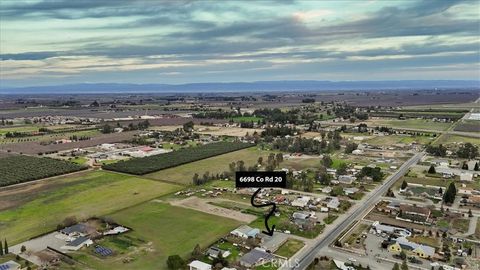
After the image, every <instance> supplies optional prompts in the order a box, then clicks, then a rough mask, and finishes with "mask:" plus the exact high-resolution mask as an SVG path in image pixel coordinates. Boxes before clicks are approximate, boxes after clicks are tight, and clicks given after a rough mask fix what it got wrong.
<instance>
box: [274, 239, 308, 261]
mask: <svg viewBox="0 0 480 270" xmlns="http://www.w3.org/2000/svg"><path fill="white" fill-rule="evenodd" d="M304 245H305V243H303V242H302V241H300V240H297V239H288V241H287V242H285V244H283V245H282V246H281V247H280V248H279V249H278V250H277V251H276V252H275V254H277V255H280V256H283V257H287V258H290V257H292V256H293V255H295V253H297V252H298V251H299V250H300V249H301V248H302V247H303V246H304Z"/></svg>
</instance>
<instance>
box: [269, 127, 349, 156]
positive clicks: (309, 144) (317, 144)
mask: <svg viewBox="0 0 480 270" xmlns="http://www.w3.org/2000/svg"><path fill="white" fill-rule="evenodd" d="M330 134H332V135H333V136H332V137H331V139H330V140H329V141H328V142H327V140H321V141H318V140H314V139H310V138H302V137H300V138H278V139H276V140H275V141H274V142H273V143H272V147H273V149H276V150H280V151H284V152H290V153H303V154H310V155H320V154H323V153H330V152H332V151H334V150H338V149H340V140H341V136H340V134H339V133H338V132H332V133H330ZM352 146H353V145H351V146H349V147H352ZM355 148H356V147H355ZM352 151H353V150H352Z"/></svg>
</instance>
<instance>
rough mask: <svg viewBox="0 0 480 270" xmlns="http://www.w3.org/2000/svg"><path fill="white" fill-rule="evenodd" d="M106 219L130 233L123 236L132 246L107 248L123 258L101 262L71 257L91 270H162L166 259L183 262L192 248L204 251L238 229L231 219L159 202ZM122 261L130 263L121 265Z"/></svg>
mask: <svg viewBox="0 0 480 270" xmlns="http://www.w3.org/2000/svg"><path fill="white" fill-rule="evenodd" d="M109 217H110V218H112V219H113V220H115V221H116V222H118V223H120V224H122V225H125V226H128V227H130V228H132V229H133V230H132V231H131V232H129V233H127V234H126V235H128V236H129V238H130V239H134V241H133V243H134V246H132V247H127V248H125V245H124V244H122V245H121V246H120V247H115V246H111V247H113V249H114V251H121V253H123V254H120V255H117V256H114V257H112V258H106V259H101V260H99V259H97V258H96V257H94V256H92V255H87V254H88V253H86V252H83V254H82V253H80V254H77V255H76V256H75V258H76V259H77V260H79V261H81V262H83V263H86V264H87V265H89V266H90V267H92V268H93V269H98V270H102V269H166V264H165V262H166V260H167V257H168V256H170V255H175V254H178V255H180V256H182V257H183V258H184V259H187V258H188V256H189V254H190V253H191V252H192V250H193V248H194V247H195V245H196V244H200V246H201V248H202V249H204V248H207V247H208V246H210V245H211V244H213V243H214V242H216V241H217V240H218V239H219V238H221V237H222V236H224V235H226V234H228V233H229V232H230V231H231V230H233V229H234V228H236V227H237V226H239V225H240V223H239V222H238V221H235V220H233V219H227V218H221V217H218V216H212V215H209V214H205V213H202V212H197V211H195V210H190V209H186V208H181V207H175V206H171V205H169V204H165V203H161V202H146V203H143V204H140V205H137V206H134V207H131V208H127V209H125V210H122V211H119V212H116V213H114V214H112V215H110V216H109ZM127 245H128V244H127ZM122 250H123V251H122ZM126 257H128V258H130V259H131V260H132V261H131V262H130V263H124V262H123V258H126Z"/></svg>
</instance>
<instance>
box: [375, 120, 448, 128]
mask: <svg viewBox="0 0 480 270" xmlns="http://www.w3.org/2000/svg"><path fill="white" fill-rule="evenodd" d="M366 122H367V123H368V126H388V127H394V128H406V129H408V128H413V129H426V130H447V129H448V128H449V127H450V126H451V123H442V122H434V121H432V120H427V119H407V120H397V119H393V120H389V119H371V120H368V121H366Z"/></svg>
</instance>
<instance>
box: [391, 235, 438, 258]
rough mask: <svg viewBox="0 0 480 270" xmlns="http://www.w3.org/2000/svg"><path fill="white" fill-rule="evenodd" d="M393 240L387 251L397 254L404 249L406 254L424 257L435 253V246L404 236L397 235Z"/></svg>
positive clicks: (429, 256)
mask: <svg viewBox="0 0 480 270" xmlns="http://www.w3.org/2000/svg"><path fill="white" fill-rule="evenodd" d="M395 241H396V242H395V243H394V244H391V245H390V246H388V251H389V252H392V253H395V254H398V253H400V252H402V251H404V252H405V253H407V255H408V254H411V255H416V256H418V257H420V258H424V259H429V258H432V257H433V256H434V255H435V248H433V247H430V246H426V245H421V244H417V243H414V242H411V241H409V240H407V239H406V238H405V237H399V238H397V239H396V240H395Z"/></svg>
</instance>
